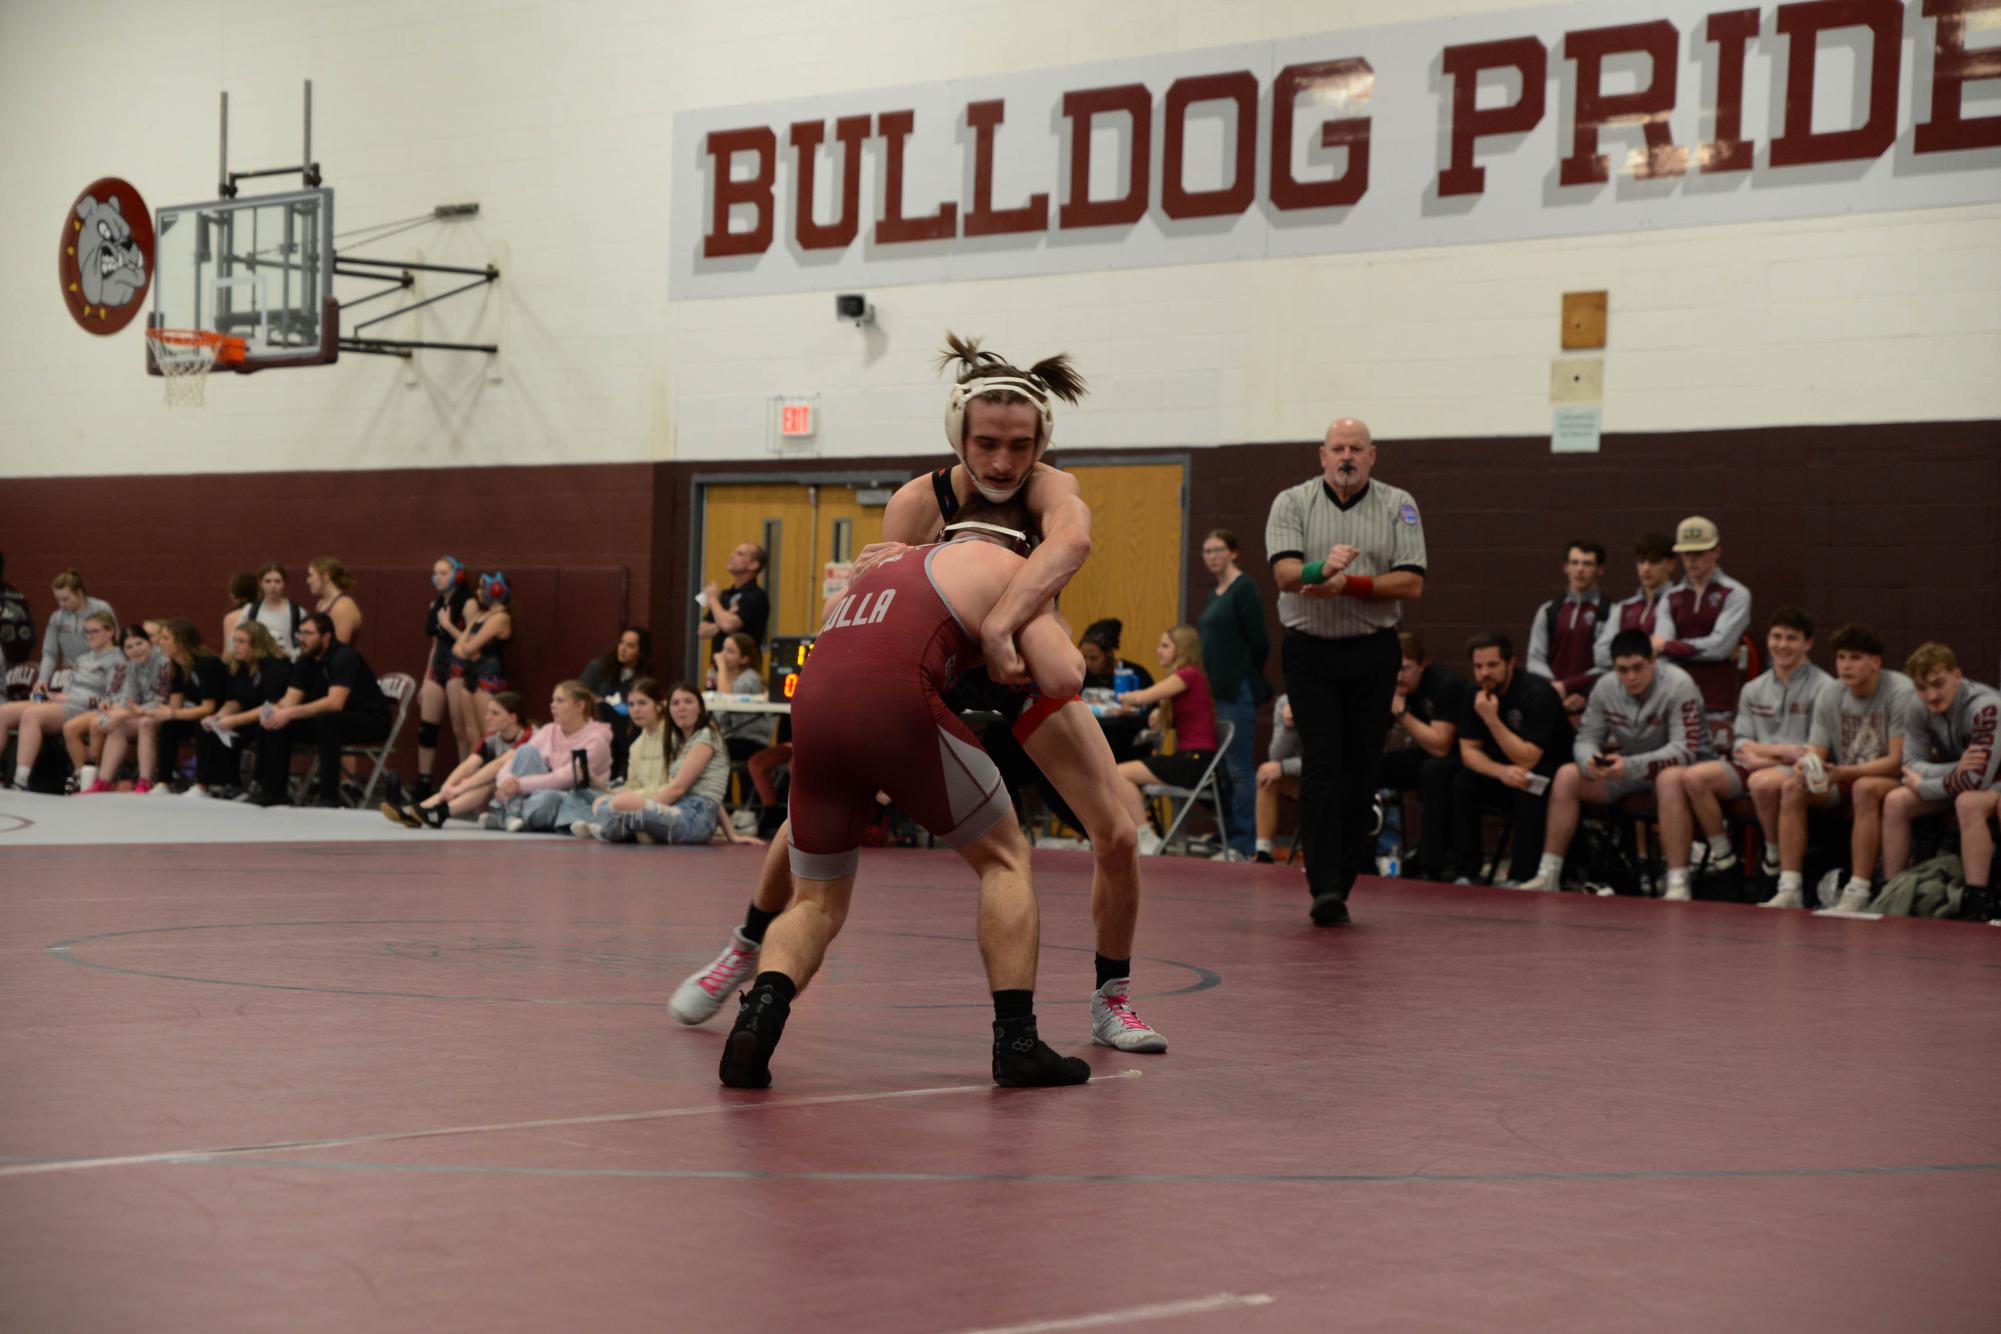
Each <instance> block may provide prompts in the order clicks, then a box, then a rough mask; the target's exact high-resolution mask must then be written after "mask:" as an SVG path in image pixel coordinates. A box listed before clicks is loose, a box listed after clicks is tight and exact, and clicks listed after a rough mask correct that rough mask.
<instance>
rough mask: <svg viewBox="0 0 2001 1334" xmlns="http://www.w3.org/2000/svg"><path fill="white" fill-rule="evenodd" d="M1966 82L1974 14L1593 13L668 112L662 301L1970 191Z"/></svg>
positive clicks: (1813, 6) (1975, 47)
mask: <svg viewBox="0 0 2001 1334" xmlns="http://www.w3.org/2000/svg"><path fill="white" fill-rule="evenodd" d="M1608 19H1609V20H1618V21H1608ZM1997 95H2001V0H1793V2H1792V3H1782V4H1767V5H1764V6H1761V7H1745V8H1727V7H1723V6H1721V5H1719V4H1718V3H1717V0H1708V3H1699V2H1695V0H1686V2H1681V3H1677V0H1662V2H1660V3H1644V2H1643V0H1604V2H1601V3H1592V4H1584V5H1571V6H1562V7H1556V8H1548V9H1537V10H1526V11H1521V12H1516V13H1508V14H1498V15H1486V16H1479V17H1477V18H1468V19H1461V20H1452V21H1445V22H1435V23H1424V24H1411V25H1403V26H1399V27H1394V28H1379V29H1368V30H1359V31H1355V32H1348V33H1333V34H1323V35H1318V36H1314V37H1306V38H1295V39H1287V40H1284V41H1278V42H1271V43H1263V44H1257V45H1252V46H1243V47H1230V48H1223V49H1220V50H1215V51H1198V52H1189V53H1180V54H1176V55H1171V56H1162V57H1153V58H1148V59H1144V60H1135V61H1129V62H1119V63H1117V64H1113V65H1102V66H1088V67H1075V68H1071V69H1058V70H1041V71H1032V72H1029V73H1026V74H1022V75H1016V76H1009V77H996V78H992V79H983V80H967V81H956V82H952V83H940V84H932V85H919V86H916V87H911V88H901V89H892V90H886V91H877V92H873V93H859V94H851V95H842V96H836V97H829V98H820V99H813V100H811V101H802V102H799V103H796V104H783V105H776V106H765V107H748V108H724V109H714V110H705V111H701V112H692V113H683V115H682V116H681V117H679V118H677V123H676V136H675V140H676V154H677V164H678V167H679V174H678V175H677V180H676V187H675V201H674V221H675V229H674V230H675V266H674V284H673V285H674V289H675V290H674V295H676V296H677V297H699V296H721V295H736V294H744V293H751V292H762V291H782V290H800V289H812V288H821V287H831V286H837V285H844V284H850V283H859V282H862V281H873V282H877V283H881V282H885V281H887V282H895V281H929V280H939V279H943V278H948V277H983V276H1004V275H1008V274H1016V273H1033V272H1061V271H1066V270H1076V269H1081V268H1090V267H1103V266H1122V265H1126V264H1133V265H1138V264H1160V263H1175V262H1202V261H1211V260H1216V259H1225V258H1251V257H1260V256H1268V255H1282V254H1304V253H1316V252H1325V251H1334V250H1345V249H1373V248H1382V247H1385V246H1392V245H1396V246H1407V245H1422V244H1432V243H1472V242H1481V241H1491V240H1505V239H1515V238H1519V237H1525V236H1537V235H1553V234H1566V233H1579V232H1587V231H1607V230H1617V229H1621V228H1626V227H1643V226H1669V225H1692V224H1700V223H1705V222H1731V221H1746V220H1754V219H1758V218H1764V217H1786V216H1809V215H1813V214H1818V213H1835V212H1852V211H1858V210H1866V209H1890V208H1910V207H1923V206H1928V205H1942V204H1953V203H1976V202H1987V201H1992V200H1995V199H1997V198H2001V105H1997V104H1996V101H1995V99H1996V97H1997ZM1754 186H1755V188H1751V187H1754ZM1058 237H1061V241H1060V242H1059V241H1057V239H1056V238H1058Z"/></svg>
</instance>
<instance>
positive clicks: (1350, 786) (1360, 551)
mask: <svg viewBox="0 0 2001 1334" xmlns="http://www.w3.org/2000/svg"><path fill="white" fill-rule="evenodd" d="M1375 466H1376V443H1375V441H1374V440H1373V439H1371V438H1370V436H1369V428H1368V427H1367V426H1365V425H1363V424H1362V423H1361V422H1359V421H1357V420H1356V419H1355V418H1353V417H1343V418H1341V419H1340V420H1339V421H1337V422H1335V423H1334V424H1333V425H1332V426H1329V427H1328V428H1327V439H1326V441H1325V442H1323V443H1322V444H1321V446H1320V476H1318V477H1316V478H1314V479H1313V480H1312V481H1310V482H1301V483H1300V484H1299V485H1298V486H1294V487H1289V488H1287V489H1286V490H1284V491H1281V492H1279V493H1278V498H1277V499H1276V500H1274V501H1272V506H1271V518H1270V520H1269V521H1268V522H1267V523H1266V525H1265V550H1266V551H1267V552H1269V553H1270V555H1271V566H1272V574H1273V576H1274V577H1275V578H1276V579H1277V581H1278V587H1279V595H1278V618H1279V620H1280V622H1281V623H1282V624H1284V626H1285V644H1284V649H1283V654H1284V662H1285V686H1286V690H1287V691H1288V692H1290V695H1291V702H1292V714H1293V717H1294V719H1295V720H1296V721H1297V722H1298V724H1299V742H1300V749H1301V750H1302V751H1303V752H1304V754H1303V756H1302V758H1303V760H1304V764H1303V766H1302V770H1301V774H1300V785H1299V786H1300V790H1299V829H1300V834H1301V836H1302V837H1303V838H1304V839H1305V840H1306V883H1307V887H1308V888H1309V889H1310V890H1311V891H1312V893H1313V921H1314V923H1315V925H1318V926H1345V925H1346V924H1347V922H1348V891H1349V889H1351V888H1352V887H1353V886H1354V883H1355V877H1356V876H1358V875H1360V874H1361V873H1362V869H1363V868H1364V867H1365V866H1368V865H1370V864H1371V863H1370V859H1369V852H1370V842H1371V838H1372V834H1371V829H1370V824H1371V821H1370V817H1369V808H1370V802H1371V800H1372V799H1373V797H1374V795H1375V790H1376V774H1377V771H1378V770H1379V769H1380V768H1381V766H1382V758H1383V737H1384V734H1385V733H1387V732H1388V731H1389V726H1390V700H1391V699H1392V698H1393V697H1394V696H1395V694H1396V687H1397V669H1398V667H1400V666H1401V665H1402V662H1403V651H1402V649H1401V648H1400V647H1399V646H1398V643H1397V623H1398V621H1399V619H1400V615H1399V611H1398V608H1397V606H1396V604H1397V603H1398V602H1400V601H1403V600H1404V599H1406V598H1416V597H1421V596H1423V594H1424V525H1423V524H1422V523H1420V522H1419V521H1418V517H1417V503H1416V502H1415V501H1414V500H1412V499H1411V496H1410V493H1409V492H1407V491H1399V490H1398V489H1397V488H1396V487H1393V486H1385V485H1384V484H1383V483H1381V482H1371V481H1370V480H1369V474H1370V473H1371V472H1372V471H1373V470H1374V469H1375ZM1309 553H1311V554H1312V556H1313V559H1311V560H1308V559H1307V556H1308V554H1309ZM1322 553H1325V554H1322Z"/></svg>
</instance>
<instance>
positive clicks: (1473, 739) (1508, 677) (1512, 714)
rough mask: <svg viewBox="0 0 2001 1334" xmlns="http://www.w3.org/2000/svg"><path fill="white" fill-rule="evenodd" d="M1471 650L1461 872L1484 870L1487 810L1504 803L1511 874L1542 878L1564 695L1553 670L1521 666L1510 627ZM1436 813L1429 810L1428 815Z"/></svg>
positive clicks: (1464, 880)
mask: <svg viewBox="0 0 2001 1334" xmlns="http://www.w3.org/2000/svg"><path fill="white" fill-rule="evenodd" d="M1642 642H1644V641H1642ZM1466 653H1467V657H1468V659H1469V660H1470V661H1471V663H1472V667H1473V684H1474V689H1473V690H1471V691H1469V692H1468V693H1467V696H1466V699H1465V702H1464V703H1463V704H1462V705H1461V706H1460V710H1459V758H1460V761H1461V764H1462V767H1461V768H1460V770H1459V772H1458V773H1457V774H1455V775H1454V776H1453V779H1452V871H1453V878H1454V879H1455V880H1456V881H1457V882H1458V883H1460V884H1471V883H1472V882H1473V881H1474V880H1475V879H1476V878H1478V877H1479V875H1480V871H1481V863H1482V862H1483V861H1484V860H1485V857H1484V852H1485V849H1484V847H1483V845H1482V838H1481V824H1482V816H1483V815H1484V814H1485V813H1486V812H1487V811H1489V810H1500V811H1506V812H1507V813H1508V814H1509V815H1510V816H1511V817H1512V818H1513V821H1514V834H1513V840H1514V851H1513V855H1512V865H1511V866H1510V868H1509V872H1508V879H1509V881H1510V882H1511V883H1514V884H1522V883H1525V882H1527V881H1529V880H1531V879H1533V878H1534V875H1535V867H1536V865H1537V858H1538V856H1539V855H1540V853H1541V850H1542V847H1543V842H1544V831H1545V829H1546V828H1547V825H1548V815H1549V790H1550V783H1551V781H1552V780H1553V779H1554V777H1555V776H1556V774H1557V772H1558V770H1559V769H1560V768H1561V767H1562V765H1563V748H1564V746H1565V744H1567V743H1568V742H1569V741H1570V740H1571V734H1570V729H1569V728H1568V726H1567V725H1566V724H1565V721H1564V719H1565V715H1564V711H1563V697H1562V696H1561V695H1559V694H1558V693H1557V692H1556V688H1555V686H1554V685H1552V684H1551V682H1549V681H1548V680H1546V679H1545V678H1543V677H1540V676H1537V675H1534V674H1533V673H1531V672H1525V671H1522V670H1520V669H1519V668H1518V667H1517V665H1516V663H1515V646H1514V643H1513V641H1512V640H1510V639H1509V638H1508V637H1507V636H1506V635H1503V634H1487V635H1475V636H1473V638H1472V639H1471V640H1469V641H1467V644H1466ZM1594 689H1595V687H1594ZM1430 821H1431V816H1430V814H1429V812H1427V813H1426V815H1425V823H1426V824H1427V825H1429V824H1430Z"/></svg>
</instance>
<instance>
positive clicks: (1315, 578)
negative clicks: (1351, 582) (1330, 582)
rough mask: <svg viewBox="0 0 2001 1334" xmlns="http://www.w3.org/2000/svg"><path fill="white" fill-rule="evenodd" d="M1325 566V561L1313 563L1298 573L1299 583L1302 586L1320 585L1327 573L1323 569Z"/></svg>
mask: <svg viewBox="0 0 2001 1334" xmlns="http://www.w3.org/2000/svg"><path fill="white" fill-rule="evenodd" d="M1325 564H1326V562H1325V561H1314V562H1313V563H1312V564H1311V565H1309V566H1307V567H1306V568H1305V569H1303V570H1301V571H1300V572H1299V581H1300V582H1301V583H1303V584H1317V583H1320V582H1321V581H1322V580H1324V579H1326V578H1327V571H1326V570H1325V569H1324V568H1323V567H1324V566H1325Z"/></svg>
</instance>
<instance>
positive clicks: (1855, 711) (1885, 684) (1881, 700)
mask: <svg viewBox="0 0 2001 1334" xmlns="http://www.w3.org/2000/svg"><path fill="white" fill-rule="evenodd" d="M1916 699H1917V691H1916V690H1915V689H1913V688H1912V686H1911V678H1910V677H1908V676H1905V675H1904V674H1903V673H1902V672H1890V671H1886V672H1883V673H1882V674H1880V675H1879V676H1878V677H1877V678H1876V689H1875V691H1874V692H1872V693H1871V694H1870V696H1869V697H1868V698H1867V699H1857V698H1856V697H1855V694H1854V692H1853V691H1851V690H1849V688H1848V687H1847V686H1845V685H1843V684H1842V683H1841V681H1840V680H1839V679H1838V678H1837V679H1835V680H1831V681H1829V682H1828V683H1827V684H1826V685H1825V686H1824V687H1822V689H1821V692H1820V698H1818V699H1816V700H1815V701H1814V702H1813V730H1812V731H1811V732H1810V733H1809V734H1808V736H1807V744H1808V745H1810V746H1818V747H1820V748H1822V749H1824V750H1825V751H1826V752H1827V760H1828V763H1830V764H1868V763H1869V762H1870V761H1872V760H1880V759H1882V758H1883V757H1884V756H1885V755H1888V754H1889V753H1890V738H1891V737H1894V736H1902V735H1905V728H1906V723H1907V720H1908V719H1909V717H1910V713H1911V704H1912V702H1913V701H1915V700H1916ZM1911 753H1912V747H1910V746H1908V745H1907V746H1906V747H1905V754H1907V755H1908V754H1911Z"/></svg>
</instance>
